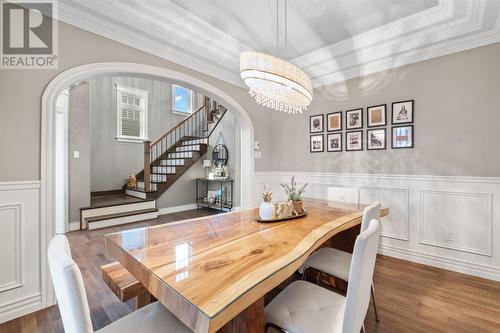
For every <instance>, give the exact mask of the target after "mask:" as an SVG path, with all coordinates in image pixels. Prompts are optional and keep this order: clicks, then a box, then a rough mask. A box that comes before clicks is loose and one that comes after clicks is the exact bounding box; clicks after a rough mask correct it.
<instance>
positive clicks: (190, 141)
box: [182, 139, 207, 146]
mask: <svg viewBox="0 0 500 333" xmlns="http://www.w3.org/2000/svg"><path fill="white" fill-rule="evenodd" d="M202 143H204V144H207V139H194V140H186V141H182V145H183V146H189V145H199V144H202Z"/></svg>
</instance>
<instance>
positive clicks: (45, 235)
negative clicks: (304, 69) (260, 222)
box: [40, 62, 254, 307]
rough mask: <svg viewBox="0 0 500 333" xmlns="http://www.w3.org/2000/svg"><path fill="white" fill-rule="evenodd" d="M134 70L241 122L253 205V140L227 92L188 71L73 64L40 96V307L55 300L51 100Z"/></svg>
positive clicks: (248, 200) (247, 191) (248, 201)
mask: <svg viewBox="0 0 500 333" xmlns="http://www.w3.org/2000/svg"><path fill="white" fill-rule="evenodd" d="M122 73H123V74H137V75H150V76H154V77H158V78H168V79H169V80H171V81H173V82H174V83H179V84H181V85H183V86H185V87H187V88H190V89H195V90H198V91H200V92H202V93H203V94H205V95H207V96H208V97H211V98H214V99H216V100H217V101H219V102H220V103H221V104H223V105H224V106H226V107H227V108H228V109H229V110H231V112H233V114H234V115H235V117H236V119H237V120H238V122H239V123H240V126H241V174H240V175H241V176H240V189H241V206H242V207H243V208H249V207H251V206H252V205H253V197H254V195H253V174H254V159H253V141H254V129H253V125H252V121H251V120H250V117H249V116H248V114H247V113H246V111H245V109H244V108H243V107H242V106H241V105H240V104H239V103H238V102H237V101H236V100H235V99H234V98H232V97H231V96H229V95H228V94H227V93H225V92H224V91H222V90H220V89H219V88H217V87H215V86H213V85H211V84H209V83H207V82H205V81H202V80H200V79H197V78H195V77H193V76H191V75H188V74H185V73H181V72H178V71H174V70H171V69H166V68H162V67H156V66H150V65H144V64H137V63H127V62H103V63H93V64H87V65H82V66H77V67H74V68H71V69H68V70H66V71H64V72H62V73H60V74H59V75H57V76H56V77H55V78H54V79H53V80H52V81H51V82H50V83H49V84H48V85H47V88H46V89H45V91H44V93H43V96H42V131H41V198H40V227H41V235H40V241H41V242H40V244H41V248H40V253H41V254H42V255H41V263H40V264H41V272H40V273H41V276H40V282H41V291H42V307H47V306H50V305H53V304H55V295H54V291H53V288H52V282H51V280H50V275H49V270H48V265H47V256H46V255H43V254H45V253H46V252H47V247H48V242H49V241H50V239H51V238H52V237H53V236H54V235H55V218H54V217H55V196H54V180H55V177H54V171H55V167H54V166H55V165H54V163H55V162H54V161H55V155H54V154H55V104H56V99H57V96H58V94H59V93H60V92H61V91H62V90H63V89H65V88H67V87H69V86H70V85H72V84H74V83H76V82H80V81H83V80H87V79H89V78H91V77H94V76H97V75H106V74H108V75H109V74H112V75H116V74H122Z"/></svg>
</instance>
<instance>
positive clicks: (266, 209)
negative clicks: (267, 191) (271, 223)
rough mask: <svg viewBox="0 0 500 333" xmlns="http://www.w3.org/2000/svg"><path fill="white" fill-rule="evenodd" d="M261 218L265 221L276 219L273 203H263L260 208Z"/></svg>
mask: <svg viewBox="0 0 500 333" xmlns="http://www.w3.org/2000/svg"><path fill="white" fill-rule="evenodd" d="M259 216H260V218H261V219H263V220H271V219H272V218H274V205H273V203H272V202H263V203H261V204H260V207H259Z"/></svg>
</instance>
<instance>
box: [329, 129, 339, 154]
mask: <svg viewBox="0 0 500 333" xmlns="http://www.w3.org/2000/svg"><path fill="white" fill-rule="evenodd" d="M326 150H327V151H330V152H331V151H342V133H331V134H328V135H327V136H326Z"/></svg>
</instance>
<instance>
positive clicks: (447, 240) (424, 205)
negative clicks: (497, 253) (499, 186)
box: [420, 190, 493, 256]
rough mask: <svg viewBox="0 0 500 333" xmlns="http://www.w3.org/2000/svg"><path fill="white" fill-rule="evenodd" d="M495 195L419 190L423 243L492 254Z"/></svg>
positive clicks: (421, 242)
mask: <svg viewBox="0 0 500 333" xmlns="http://www.w3.org/2000/svg"><path fill="white" fill-rule="evenodd" d="M491 208H492V195H491V194H483V193H466V192H451V191H432V190H421V191H420V244H424V245H430V246H438V247H443V248H447V249H452V250H456V251H463V252H469V253H474V254H479V255H483V256H491V255H492V236H493V220H492V218H493V216H492V210H491Z"/></svg>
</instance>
